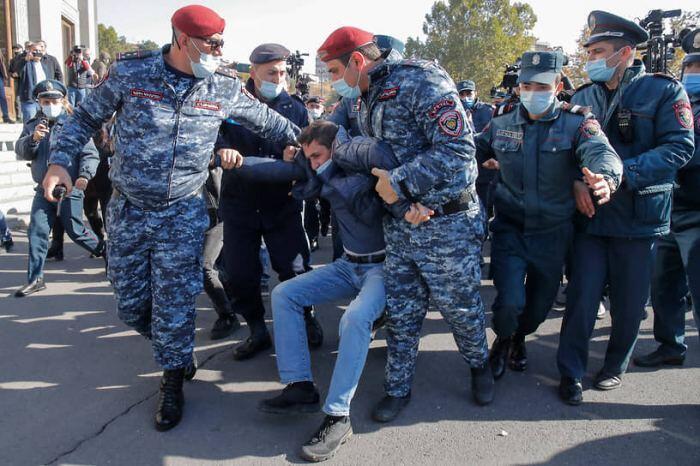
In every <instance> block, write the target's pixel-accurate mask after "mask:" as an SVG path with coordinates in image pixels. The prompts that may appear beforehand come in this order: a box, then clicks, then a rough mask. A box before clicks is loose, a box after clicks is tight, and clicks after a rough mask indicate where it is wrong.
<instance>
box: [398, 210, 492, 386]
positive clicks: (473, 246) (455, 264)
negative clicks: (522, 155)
mask: <svg viewBox="0 0 700 466" xmlns="http://www.w3.org/2000/svg"><path fill="white" fill-rule="evenodd" d="M483 217H484V214H483V212H482V211H481V206H480V203H479V207H478V208H474V209H472V210H469V211H465V212H459V213H456V214H453V215H447V216H444V217H436V218H433V219H431V220H429V221H428V222H426V223H423V224H421V225H420V226H417V227H413V226H412V225H410V224H409V223H408V222H406V221H404V220H400V219H393V218H389V219H387V220H386V221H385V223H384V235H385V237H386V243H387V247H386V250H387V257H386V262H385V263H384V274H385V286H386V293H387V320H388V322H387V325H386V332H387V339H386V340H387V362H386V372H385V380H384V390H385V391H386V393H387V395H390V396H395V397H402V396H405V395H407V394H408V393H409V392H410V390H411V383H412V381H413V374H414V373H415V367H416V357H417V356H418V343H419V340H420V331H421V327H422V325H423V319H424V318H425V315H426V313H427V311H428V308H429V307H430V308H433V309H436V310H438V311H440V313H441V314H442V316H443V318H444V319H445V321H446V322H447V324H448V325H449V327H450V329H451V330H452V333H453V335H454V339H455V342H456V343H457V347H458V348H459V352H460V354H461V355H462V357H463V358H464V360H465V361H466V362H467V363H468V364H469V365H470V366H472V367H475V366H481V365H483V364H484V363H485V362H486V360H487V357H488V346H487V343H486V331H485V319H484V305H483V303H482V301H481V295H480V294H479V286H480V284H481V269H480V259H481V245H482V242H483V240H484V233H485V232H484V218H483Z"/></svg>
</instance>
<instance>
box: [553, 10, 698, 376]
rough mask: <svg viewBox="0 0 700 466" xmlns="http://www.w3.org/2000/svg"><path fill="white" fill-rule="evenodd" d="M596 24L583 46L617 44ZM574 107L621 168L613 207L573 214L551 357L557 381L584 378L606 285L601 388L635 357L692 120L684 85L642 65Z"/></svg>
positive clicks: (587, 92)
mask: <svg viewBox="0 0 700 466" xmlns="http://www.w3.org/2000/svg"><path fill="white" fill-rule="evenodd" d="M595 13H596V12H594V13H592V15H591V16H592V17H593V16H594V14H595ZM608 16H611V17H612V16H613V15H608ZM623 21H624V20H623ZM598 23H599V24H600V28H602V29H604V31H603V32H600V33H596V34H593V35H592V36H591V39H589V43H588V45H590V44H591V43H593V42H595V41H598V40H606V39H609V38H614V37H617V36H611V34H615V33H616V30H615V22H614V21H612V20H610V21H605V23H603V21H599V22H598ZM641 32H642V33H644V34H646V33H645V32H644V31H643V30H642V31H641ZM621 34H624V33H621ZM643 40H644V39H643V38H640V39H637V40H634V42H633V43H639V42H642V41H643ZM631 43H632V42H631ZM571 103H572V104H574V105H582V106H589V107H591V108H592V112H593V113H594V114H595V116H596V118H597V119H598V121H600V123H601V126H602V128H603V131H604V132H605V134H606V135H607V136H608V139H609V140H610V143H611V144H612V146H613V148H614V149H615V151H616V152H617V153H618V155H619V156H620V158H621V159H622V162H623V166H624V171H623V182H622V185H621V186H620V189H619V190H618V191H617V192H616V193H615V195H614V196H613V197H612V199H611V201H610V202H609V203H608V204H605V205H603V206H596V207H595V208H596V212H595V215H594V216H593V218H592V219H584V218H583V217H582V216H580V220H581V221H580V223H579V224H578V227H577V231H576V234H575V238H574V245H573V260H572V272H571V280H570V282H569V286H568V289H567V306H566V312H565V314H564V320H563V323H562V330H561V337H560V340H559V350H558V355H557V360H558V366H559V370H560V372H561V375H562V376H564V377H570V378H573V379H581V378H582V377H583V375H584V374H585V372H586V367H587V361H588V344H589V340H590V337H591V334H592V332H593V328H594V325H595V319H596V312H597V309H598V306H599V304H600V300H601V297H602V295H603V289H604V287H605V286H606V284H607V285H609V287H610V305H611V311H610V313H611V316H612V329H611V333H610V340H609V343H608V348H607V352H606V356H605V362H604V364H603V368H602V369H601V371H600V372H599V374H598V377H597V380H598V381H603V380H609V379H611V378H613V377H618V378H619V376H620V375H621V374H623V373H624V372H625V371H626V369H627V365H628V363H629V358H630V355H631V353H632V350H633V349H634V345H635V342H636V339H637V334H638V332H639V325H640V322H641V320H642V318H643V314H644V306H645V303H646V301H647V298H648V290H649V283H650V280H651V273H652V263H653V254H652V250H653V246H654V242H655V240H656V239H657V238H659V237H660V236H662V235H666V234H668V232H669V226H670V221H671V194H672V189H673V182H674V179H675V177H676V172H677V170H678V169H679V168H680V167H682V166H683V165H684V164H685V163H687V162H688V160H690V158H691V156H692V154H693V122H692V113H691V111H690V104H689V102H688V97H687V96H686V94H685V92H684V91H683V88H682V86H681V84H680V83H679V82H678V81H676V80H675V79H673V78H671V77H668V76H665V75H652V74H647V73H645V71H644V66H643V64H642V63H641V61H639V60H635V62H634V63H633V65H632V66H630V67H628V68H627V69H626V71H625V73H624V75H623V77H622V80H621V83H620V84H619V86H618V88H617V89H616V90H615V91H609V90H608V89H607V87H606V86H605V84H597V83H591V84H588V85H584V86H582V87H581V88H579V89H578V90H577V92H576V93H575V94H574V96H573V98H572V101H571ZM628 121H629V122H630V125H629V126H628V125H626V123H627V122H628ZM625 128H627V129H625Z"/></svg>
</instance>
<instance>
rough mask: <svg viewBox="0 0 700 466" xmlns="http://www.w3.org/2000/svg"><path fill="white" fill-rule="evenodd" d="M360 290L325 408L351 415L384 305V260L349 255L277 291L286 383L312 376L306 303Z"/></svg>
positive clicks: (280, 362)
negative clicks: (353, 260) (355, 259)
mask: <svg viewBox="0 0 700 466" xmlns="http://www.w3.org/2000/svg"><path fill="white" fill-rule="evenodd" d="M353 296H355V299H353V301H352V302H351V303H350V305H349V306H348V308H347V309H346V310H345V313H344V314H343V317H342V318H341V319H340V328H339V334H340V344H339V346H338V358H337V360H336V362H335V369H334V370H333V377H332V379H331V386H330V388H329V389H328V395H327V396H326V402H325V404H324V406H323V411H324V412H325V413H326V414H329V415H331V416H347V415H348V414H349V413H350V401H351V400H352V397H353V395H354V394H355V390H356V389H357V384H358V382H359V380H360V375H362V369H363V368H364V366H365V360H366V359H367V352H368V350H369V344H370V341H371V331H372V324H373V323H374V321H375V320H376V319H378V318H379V316H380V315H381V314H382V312H383V311H384V306H385V304H386V295H385V292H384V271H383V265H382V264H353V263H351V262H349V261H348V260H347V259H346V258H345V257H343V258H340V259H338V260H337V261H335V262H333V263H331V264H328V265H326V266H324V267H320V268H317V269H314V270H312V271H311V272H307V273H305V274H303V275H299V276H297V277H295V278H293V279H291V280H287V281H286V282H283V283H280V284H279V285H277V287H276V288H275V289H274V290H273V292H272V315H273V322H274V329H275V348H276V351H277V369H278V371H279V374H280V379H281V382H282V383H283V384H290V383H294V382H304V381H312V380H313V377H312V375H311V357H310V355H309V347H308V345H307V340H306V326H305V323H304V307H305V306H311V305H314V304H321V303H325V302H330V301H335V300H338V299H347V298H351V297H353Z"/></svg>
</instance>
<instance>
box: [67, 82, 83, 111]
mask: <svg viewBox="0 0 700 466" xmlns="http://www.w3.org/2000/svg"><path fill="white" fill-rule="evenodd" d="M85 97H87V89H78V88H77V87H69V88H68V102H70V104H71V105H72V106H73V107H77V106H78V105H80V102H82V101H83V100H84V99H85Z"/></svg>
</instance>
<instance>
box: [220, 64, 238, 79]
mask: <svg viewBox="0 0 700 466" xmlns="http://www.w3.org/2000/svg"><path fill="white" fill-rule="evenodd" d="M216 74H220V75H222V76H228V77H229V78H237V77H238V72H237V71H236V70H235V69H233V68H230V67H228V66H220V67H218V68H217V69H216Z"/></svg>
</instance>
